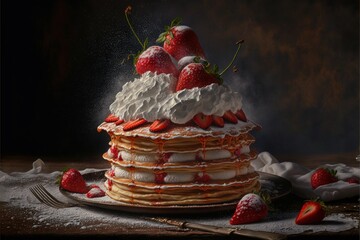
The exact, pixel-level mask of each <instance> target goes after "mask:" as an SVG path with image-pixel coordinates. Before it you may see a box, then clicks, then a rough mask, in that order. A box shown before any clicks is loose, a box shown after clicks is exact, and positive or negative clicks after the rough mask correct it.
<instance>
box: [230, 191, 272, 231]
mask: <svg viewBox="0 0 360 240" xmlns="http://www.w3.org/2000/svg"><path fill="white" fill-rule="evenodd" d="M267 215H268V206H267V205H266V203H265V202H264V200H262V198H261V197H260V196H259V195H257V194H254V193H248V194H246V195H245V196H244V197H242V198H241V200H240V201H239V203H238V204H237V206H236V210H235V212H234V215H233V216H232V218H231V219H230V224H231V225H237V224H244V223H252V222H258V221H260V220H261V219H263V218H265V217H266V216H267Z"/></svg>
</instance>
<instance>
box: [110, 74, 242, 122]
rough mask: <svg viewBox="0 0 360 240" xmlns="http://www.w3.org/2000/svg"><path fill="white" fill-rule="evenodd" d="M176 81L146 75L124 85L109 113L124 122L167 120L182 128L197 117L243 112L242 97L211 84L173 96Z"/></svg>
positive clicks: (222, 86)
mask: <svg viewBox="0 0 360 240" xmlns="http://www.w3.org/2000/svg"><path fill="white" fill-rule="evenodd" d="M176 82H177V79H176V78H175V77H174V76H172V75H171V74H164V73H162V74H156V73H152V72H146V73H144V74H143V75H141V77H140V78H136V79H135V80H133V81H130V82H127V83H126V84H124V85H123V88H122V91H121V92H119V93H117V95H116V99H115V101H114V102H113V103H112V104H111V105H110V112H111V113H112V114H114V115H116V116H118V117H119V118H121V119H124V120H125V121H129V120H134V119H137V118H145V119H146V120H147V121H150V122H152V121H155V120H157V119H170V120H171V121H172V122H173V123H177V124H184V123H186V122H188V121H190V120H191V119H192V118H193V117H194V116H195V115H196V114H197V113H200V112H202V113H203V114H206V115H218V116H222V115H224V113H225V112H226V111H227V110H231V111H232V112H236V111H237V110H239V109H241V108H242V101H241V96H240V95H239V94H238V93H237V92H233V91H232V90H231V89H230V88H229V87H228V86H226V85H224V84H222V85H218V84H211V85H208V86H206V87H202V88H197V87H196V88H192V89H183V90H181V91H178V92H175V86H176Z"/></svg>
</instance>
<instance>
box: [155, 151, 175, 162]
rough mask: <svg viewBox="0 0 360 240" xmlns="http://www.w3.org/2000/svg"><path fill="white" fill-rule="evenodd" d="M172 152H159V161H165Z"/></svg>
mask: <svg viewBox="0 0 360 240" xmlns="http://www.w3.org/2000/svg"><path fill="white" fill-rule="evenodd" d="M171 155H172V153H159V161H158V162H159V163H167V162H168V161H169V158H170V157H171Z"/></svg>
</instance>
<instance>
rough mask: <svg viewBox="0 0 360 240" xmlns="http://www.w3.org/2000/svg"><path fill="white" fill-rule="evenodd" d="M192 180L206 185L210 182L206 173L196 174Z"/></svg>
mask: <svg viewBox="0 0 360 240" xmlns="http://www.w3.org/2000/svg"><path fill="white" fill-rule="evenodd" d="M194 180H195V182H197V183H208V182H210V180H211V178H210V176H209V175H208V174H207V173H205V172H200V173H198V174H196V176H195V178H194Z"/></svg>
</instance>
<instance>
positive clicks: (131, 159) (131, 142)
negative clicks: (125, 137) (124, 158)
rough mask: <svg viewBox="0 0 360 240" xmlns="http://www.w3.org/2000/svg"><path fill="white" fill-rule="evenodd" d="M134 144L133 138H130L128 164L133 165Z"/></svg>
mask: <svg viewBox="0 0 360 240" xmlns="http://www.w3.org/2000/svg"><path fill="white" fill-rule="evenodd" d="M134 143H135V137H130V155H131V158H130V163H131V164H134V163H135V161H134V151H133V150H134Z"/></svg>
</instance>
